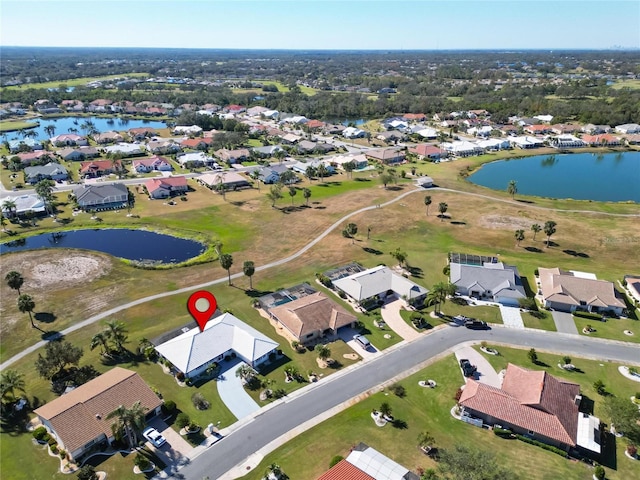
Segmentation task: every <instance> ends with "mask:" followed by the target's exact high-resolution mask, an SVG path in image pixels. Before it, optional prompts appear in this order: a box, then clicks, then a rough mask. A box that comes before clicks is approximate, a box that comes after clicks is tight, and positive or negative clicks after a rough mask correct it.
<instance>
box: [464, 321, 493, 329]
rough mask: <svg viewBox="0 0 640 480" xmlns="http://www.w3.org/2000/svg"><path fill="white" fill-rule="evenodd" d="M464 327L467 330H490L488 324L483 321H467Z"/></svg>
mask: <svg viewBox="0 0 640 480" xmlns="http://www.w3.org/2000/svg"><path fill="white" fill-rule="evenodd" d="M464 326H465V327H467V328H471V329H472V330H486V329H488V328H489V325H487V322H483V321H482V320H475V319H472V320H467V321H465V322H464Z"/></svg>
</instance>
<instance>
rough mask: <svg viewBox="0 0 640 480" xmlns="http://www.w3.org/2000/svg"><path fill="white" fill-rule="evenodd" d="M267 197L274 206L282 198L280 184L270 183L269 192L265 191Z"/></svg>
mask: <svg viewBox="0 0 640 480" xmlns="http://www.w3.org/2000/svg"><path fill="white" fill-rule="evenodd" d="M267 198H268V199H269V200H271V207H272V208H273V207H275V206H276V202H277V201H278V200H280V199H281V198H282V186H280V185H278V184H276V185H271V189H270V190H269V193H267Z"/></svg>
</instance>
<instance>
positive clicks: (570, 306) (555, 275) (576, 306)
mask: <svg viewBox="0 0 640 480" xmlns="http://www.w3.org/2000/svg"><path fill="white" fill-rule="evenodd" d="M538 273H539V277H540V290H541V292H542V293H541V295H542V299H543V302H544V307H545V308H552V309H554V310H561V311H565V312H573V311H575V310H587V311H589V312H595V313H601V312H608V311H612V312H613V313H615V314H616V315H620V314H622V311H623V310H624V309H625V307H626V305H625V304H624V302H622V301H621V300H620V299H619V298H618V297H617V295H616V291H615V288H614V286H613V283H611V282H607V281H604V280H597V279H595V278H588V277H586V276H585V275H580V274H576V273H577V272H567V271H563V270H560V269H559V268H539V269H538Z"/></svg>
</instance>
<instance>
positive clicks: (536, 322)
mask: <svg viewBox="0 0 640 480" xmlns="http://www.w3.org/2000/svg"><path fill="white" fill-rule="evenodd" d="M539 313H541V314H543V315H544V317H542V318H538V317H536V316H534V315H532V314H531V313H529V312H520V316H521V317H522V321H523V322H524V326H525V327H527V328H537V329H539V330H547V331H549V332H556V331H557V330H556V324H555V322H554V321H553V317H552V316H551V313H549V312H547V311H545V310H540V312H539Z"/></svg>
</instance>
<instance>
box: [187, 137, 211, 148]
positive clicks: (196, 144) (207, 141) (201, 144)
mask: <svg viewBox="0 0 640 480" xmlns="http://www.w3.org/2000/svg"><path fill="white" fill-rule="evenodd" d="M212 143H213V138H211V137H198V138H186V139H184V140H182V141H181V142H180V145H182V146H183V147H185V148H191V149H193V150H206V149H207V148H209V145H211V144H212Z"/></svg>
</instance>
